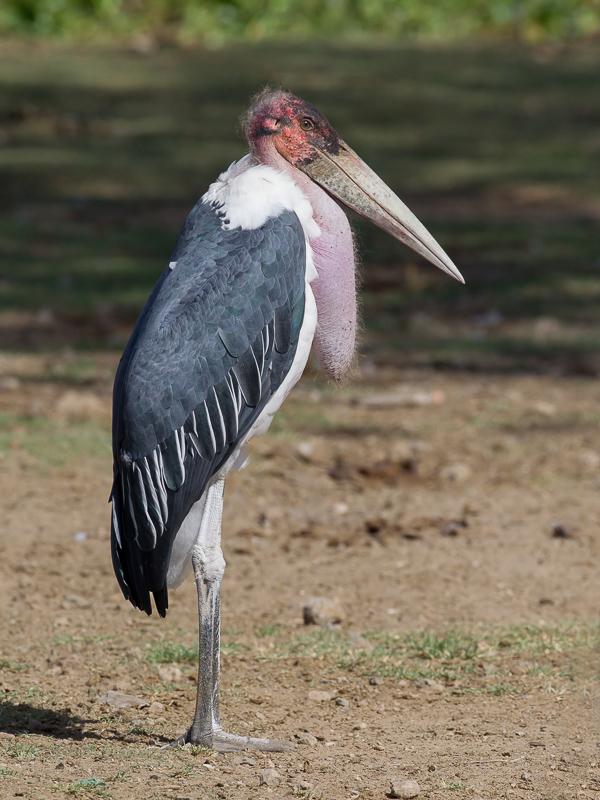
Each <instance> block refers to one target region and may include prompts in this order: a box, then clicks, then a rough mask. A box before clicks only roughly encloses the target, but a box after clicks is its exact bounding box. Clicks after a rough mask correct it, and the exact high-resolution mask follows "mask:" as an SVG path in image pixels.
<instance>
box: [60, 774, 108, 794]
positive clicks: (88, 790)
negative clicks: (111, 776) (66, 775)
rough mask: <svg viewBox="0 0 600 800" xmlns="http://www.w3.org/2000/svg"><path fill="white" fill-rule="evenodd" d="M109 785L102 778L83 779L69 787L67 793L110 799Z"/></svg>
mask: <svg viewBox="0 0 600 800" xmlns="http://www.w3.org/2000/svg"><path fill="white" fill-rule="evenodd" d="M106 789H107V783H106V781H104V780H102V778H81V779H80V780H78V781H74V782H73V783H70V784H69V785H68V786H67V793H68V794H74V795H94V796H95V797H108V796H109V795H108V793H107V791H106Z"/></svg>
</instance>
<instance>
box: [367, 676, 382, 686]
mask: <svg viewBox="0 0 600 800" xmlns="http://www.w3.org/2000/svg"><path fill="white" fill-rule="evenodd" d="M382 683H383V678H382V677H381V676H380V675H371V677H370V678H369V684H370V685H371V686H381V684H382Z"/></svg>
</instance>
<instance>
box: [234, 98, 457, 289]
mask: <svg viewBox="0 0 600 800" xmlns="http://www.w3.org/2000/svg"><path fill="white" fill-rule="evenodd" d="M245 130H246V136H247V138H248V143H249V145H250V149H251V150H252V152H253V153H255V154H257V155H258V157H259V158H260V154H261V152H262V151H264V150H265V147H264V145H265V144H267V143H270V144H272V145H273V146H274V147H275V149H276V150H277V152H278V153H279V155H280V156H282V157H283V158H284V159H285V160H286V161H287V162H288V163H289V164H290V165H291V166H292V167H294V168H296V169H298V170H301V171H302V172H303V173H305V174H306V175H308V177H309V178H310V179H311V180H313V181H314V182H315V183H317V184H319V185H320V186H321V187H322V188H323V189H325V191H326V192H328V193H329V194H330V195H331V196H332V197H334V198H335V199H336V200H339V201H340V202H341V203H343V204H344V205H345V206H347V207H348V208H351V209H352V210H353V211H356V212H357V213H358V214H360V215H361V216H362V217H365V218H366V219H368V220H370V221H371V222H373V223H375V225H377V226H378V227H379V228H382V229H383V230H384V231H386V232H387V233H389V234H391V235H392V236H394V237H395V238H396V239H399V240H400V241H402V242H404V243H405V244H406V245H408V246H409V247H411V248H412V249H413V250H415V251H416V252H417V253H419V254H420V255H422V256H423V257H424V258H426V259H427V260H428V261H430V262H431V263H432V264H434V265H435V266H436V267H439V268H440V269H441V270H443V271H444V272H447V273H448V274H449V275H452V277H454V278H456V279H457V280H459V281H460V282H461V283H464V280H463V277H462V275H461V274H460V272H459V271H458V269H457V268H456V267H455V265H454V264H453V263H452V261H451V260H450V258H449V257H448V255H446V253H445V252H444V251H443V249H442V248H441V247H440V245H439V244H438V243H437V242H436V241H435V239H434V238H433V236H432V235H431V234H430V233H429V232H428V231H427V230H426V228H425V227H424V226H423V225H422V224H421V223H420V222H419V220H418V219H417V218H416V217H415V215H414V214H413V213H412V212H411V211H410V210H409V209H408V208H407V207H406V206H405V205H404V203H403V202H402V201H401V200H400V198H399V197H397V196H396V195H395V194H394V192H393V191H392V190H391V189H390V188H389V187H388V186H386V184H385V183H384V182H383V181H382V180H381V178H379V176H378V175H377V174H376V173H375V172H373V170H372V169H371V168H370V167H369V166H368V165H367V164H365V162H364V161H363V160H362V159H361V158H360V157H359V156H358V155H357V154H356V153H355V152H354V150H352V148H350V147H349V146H348V145H347V144H346V143H345V142H344V140H343V139H341V138H340V136H339V135H338V133H337V132H336V130H335V129H334V128H333V127H332V126H331V125H330V123H329V122H328V120H327V119H326V118H325V117H324V116H323V115H322V114H321V113H320V112H319V111H318V110H317V109H316V108H315V107H314V106H313V105H311V104H310V103H307V102H306V101H305V100H302V99H301V98H300V97H296V96H295V95H293V94H290V93H289V92H284V91H265V92H262V93H261V94H260V95H258V97H257V98H256V99H255V100H254V102H253V104H252V105H251V107H250V110H249V111H248V114H247V116H246V121H245Z"/></svg>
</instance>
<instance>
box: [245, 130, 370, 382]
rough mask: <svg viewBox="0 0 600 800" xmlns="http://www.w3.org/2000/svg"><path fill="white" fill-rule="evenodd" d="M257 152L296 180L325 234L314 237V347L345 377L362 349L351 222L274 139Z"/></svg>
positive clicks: (329, 370)
mask: <svg viewBox="0 0 600 800" xmlns="http://www.w3.org/2000/svg"><path fill="white" fill-rule="evenodd" d="M253 155H254V156H255V158H256V159H257V160H258V161H260V162H261V163H262V164H266V165H268V166H270V167H273V168H274V169H276V170H279V171H280V172H283V173H285V174H286V175H288V176H289V177H290V178H292V180H293V181H294V182H295V183H296V185H297V186H298V187H299V188H300V189H301V190H302V192H303V193H304V194H305V195H306V197H307V198H308V200H309V201H310V203H311V206H312V209H313V216H314V219H315V222H316V223H317V225H318V226H319V228H320V229H321V235H320V236H319V237H318V238H315V239H311V241H310V244H311V247H312V250H313V258H314V262H315V267H316V270H317V274H318V277H317V279H316V280H315V281H313V283H312V285H311V288H312V290H313V292H314V295H315V300H316V303H317V332H316V334H315V342H314V346H315V351H316V355H317V358H318V360H319V363H320V365H321V367H322V368H323V369H324V370H325V371H326V372H327V373H328V375H330V376H331V377H332V378H335V379H336V380H339V379H340V378H342V377H343V376H344V374H345V373H346V372H347V371H348V369H349V367H350V366H351V364H352V360H353V358H354V351H355V347H356V317H357V314H356V281H355V264H354V245H353V242H352V231H351V230H350V223H349V222H348V218H347V217H346V214H345V213H344V211H343V209H342V208H341V207H340V206H339V205H338V204H337V203H336V202H335V200H332V198H331V197H330V196H329V195H328V194H327V192H325V191H324V190H323V189H321V187H320V186H318V185H317V184H316V183H315V182H314V181H312V180H311V179H310V178H309V177H308V175H305V174H304V173H303V172H301V171H300V170H299V169H296V168H295V167H293V166H292V165H291V164H290V163H289V162H288V161H286V160H285V158H283V156H281V155H280V154H279V153H278V151H277V149H276V148H275V146H274V144H273V141H272V139H270V138H268V137H263V138H262V139H261V140H260V144H259V145H258V146H257V147H255V148H254V150H253Z"/></svg>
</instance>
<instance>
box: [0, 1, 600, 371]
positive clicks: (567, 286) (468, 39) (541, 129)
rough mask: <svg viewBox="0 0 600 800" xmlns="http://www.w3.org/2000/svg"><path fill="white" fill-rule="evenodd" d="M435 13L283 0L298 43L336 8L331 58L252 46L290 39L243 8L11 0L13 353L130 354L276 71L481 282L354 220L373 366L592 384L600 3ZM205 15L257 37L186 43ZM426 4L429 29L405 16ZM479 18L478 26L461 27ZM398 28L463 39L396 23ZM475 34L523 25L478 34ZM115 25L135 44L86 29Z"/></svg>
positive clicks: (405, 5)
mask: <svg viewBox="0 0 600 800" xmlns="http://www.w3.org/2000/svg"><path fill="white" fill-rule="evenodd" d="M424 5H425V4H417V3H412V2H402V3H397V2H393V3H392V2H391V0H390V2H387V3H386V2H381V3H377V2H372V3H371V2H365V3H359V2H354V3H349V2H344V1H343V0H340V2H339V3H317V2H314V5H310V4H309V3H308V0H303V2H299V3H292V2H290V1H289V0H288V1H287V2H283V0H282V2H281V3H272V4H268V8H269V13H270V12H271V11H272V12H273V14H274V15H275V17H277V14H281V15H282V16H281V18H282V19H283V18H285V19H287V20H288V21H289V24H288V25H287V28H286V33H288V34H290V33H300V32H301V28H300V27H298V26H300V21H298V26H297V25H296V22H295V21H294V20H296V19H297V20H300V17H301V16H302V14H301V11H302V9H304V12H305V16H306V20H308V22H306V24H307V25H308V23H309V22H310V24H311V25H312V26H313V27H314V28H318V30H319V33H320V34H323V35H327V31H328V30H329V28H328V25H333V24H334V23H333V22H332V20H333V19H334V18H335V19H341V18H342V17H343V18H344V20H345V21H346V22H347V25H346V24H345V27H344V28H343V31H342V30H341V29H340V36H336V37H333V38H332V37H330V39H329V41H328V43H327V47H324V46H323V42H322V41H319V40H315V39H311V38H304V39H301V40H298V41H291V40H286V41H278V40H269V41H262V42H252V41H248V39H252V38H254V36H255V34H256V36H257V37H259V36H262V35H263V34H264V35H267V34H269V35H270V34H271V33H273V34H276V33H277V32H278V30H279V29H278V28H277V25H276V24H275V23H272V27H271V28H269V27H268V25H269V24H271V23H268V21H267V20H266V19H263V14H262V13H257V9H258V11H259V12H260V9H261V6H260V4H257V3H256V2H252V3H251V2H250V0H246V2H245V3H244V2H241V0H240V2H233V3H230V4H223V3H196V4H192V3H188V2H185V1H184V0H173V2H167V1H166V0H154V1H153V2H152V1H151V2H146V3H138V4H136V3H134V2H124V1H123V2H117V0H85V2H84V0H73V2H66V0H65V2H63V0H44V2H42V0H9V2H8V3H6V2H5V3H4V5H3V6H2V11H1V12H0V19H1V22H0V28H2V29H3V30H4V31H5V32H6V31H10V32H13V34H12V35H11V36H8V35H5V36H4V38H0V44H1V46H0V187H1V189H0V211H1V214H0V337H1V338H2V342H3V347H4V348H6V349H12V350H16V351H21V350H48V349H56V348H60V347H64V346H65V345H68V346H69V347H74V348H76V349H109V350H118V349H119V348H120V347H121V346H122V344H123V342H124V341H125V339H126V337H127V334H128V331H129V330H130V326H131V324H132V321H133V319H134V318H135V315H136V313H137V310H138V309H139V307H140V305H141V304H142V303H143V301H144V299H145V297H146V296H147V294H148V292H149V290H150V287H151V285H152V283H153V282H154V280H155V279H156V277H157V275H158V274H159V272H160V271H161V270H162V268H163V265H164V264H165V263H166V261H167V260H168V258H169V254H170V250H171V248H172V247H173V244H174V242H175V239H176V237H177V233H178V230H179V228H180V226H181V224H182V222H183V220H184V218H185V214H186V213H187V210H188V209H189V208H190V207H191V206H192V204H193V203H194V202H195V200H196V198H197V197H198V196H199V195H201V194H202V193H203V192H204V190H205V188H206V186H207V184H208V183H209V182H210V181H211V180H213V179H214V177H215V176H216V175H217V174H218V173H219V172H220V171H221V170H222V169H224V168H225V167H226V166H227V165H228V164H229V163H230V161H231V160H233V159H235V158H237V157H239V156H241V155H242V154H243V153H244V152H245V145H244V142H243V140H242V137H241V134H240V131H239V124H238V119H239V116H240V114H241V113H242V112H243V110H244V109H245V107H246V106H247V103H248V100H249V98H250V97H251V95H252V94H253V93H254V92H256V91H257V90H258V89H259V88H261V87H262V86H263V85H264V84H266V83H268V84H271V85H283V86H286V87H288V88H290V89H291V90H293V91H295V92H297V93H298V94H300V95H303V96H305V97H307V98H309V99H310V100H312V101H314V102H315V103H316V104H317V105H318V106H319V107H320V108H321V109H322V110H323V111H324V113H325V114H326V115H327V116H329V118H330V119H331V121H332V123H333V124H334V125H335V126H336V127H337V128H338V129H339V131H340V132H341V134H342V135H343V136H344V138H345V139H347V140H348V141H349V142H350V143H351V144H352V145H353V146H354V147H355V148H356V149H357V150H358V151H359V152H360V153H361V155H362V156H363V157H364V158H365V159H366V160H367V161H368V162H369V163H370V164H371V165H372V166H373V167H374V168H375V169H376V171H378V172H379V174H380V175H381V176H382V177H383V178H384V179H385V180H386V181H387V182H388V183H389V184H390V185H391V186H393V187H394V188H395V189H396V190H397V191H398V193H399V194H400V195H401V197H403V199H404V200H405V201H406V202H407V203H408V204H409V205H410V206H411V207H412V208H413V210H414V211H415V212H416V213H417V214H418V215H419V216H420V217H421V218H422V220H423V221H424V222H425V223H426V225H427V226H428V227H429V228H430V229H431V231H432V232H433V233H434V235H435V236H436V238H438V239H439V240H440V241H441V242H442V243H443V245H444V247H445V248H446V249H447V250H448V252H449V253H450V254H451V256H452V257H453V259H454V260H455V262H456V263H457V264H458V265H459V267H460V268H461V269H462V271H463V273H464V274H465V277H466V279H467V286H466V287H461V286H459V285H457V284H454V283H453V282H452V281H450V280H448V279H447V278H446V277H445V276H443V275H441V274H438V272H437V271H436V270H434V269H433V268H431V267H429V266H427V265H425V264H423V263H421V262H419V261H418V260H417V259H416V257H414V256H413V255H412V254H411V252H410V251H408V250H406V249H405V248H403V247H401V246H400V245H399V244H398V243H397V242H395V241H393V240H391V239H389V238H388V237H386V236H385V235H384V234H382V233H381V232H379V231H377V230H375V229H374V228H372V227H370V226H368V225H364V224H362V223H360V222H357V224H356V229H357V237H358V241H359V247H360V252H361V261H362V266H361V274H362V280H363V303H362V306H363V316H364V319H365V335H364V343H363V346H362V351H363V352H364V353H366V354H367V356H368V357H370V358H372V359H374V360H376V361H379V362H383V363H387V362H391V363H394V364H398V363H400V364H407V363H409V364H412V365H425V366H428V367H429V366H434V367H438V368H442V367H443V368H460V369H465V368H466V369H478V370H496V369H497V370H505V369H508V370H513V369H524V370H547V369H551V370H559V371H561V372H567V373H569V374H573V373H574V374H586V375H596V374H598V372H599V371H600V251H599V247H598V232H599V221H600V180H599V179H600V167H599V166H598V165H599V163H600V103H599V102H598V74H600V52H599V49H598V46H597V42H595V41H594V38H593V37H589V36H588V37H587V38H577V39H575V40H573V41H570V40H569V41H566V40H565V39H564V36H563V35H566V34H568V35H569V36H570V35H574V34H575V33H581V32H582V31H586V32H588V33H589V32H591V31H593V30H594V29H595V27H594V26H595V25H596V23H597V22H598V5H597V4H595V3H594V2H579V1H578V0H564V2H559V1H558V0H556V2H553V3H549V2H541V0H539V1H538V2H528V1H527V0H525V2H522V3H519V4H516V3H506V2H505V3H477V2H474V0H468V1H467V0H463V2H457V3H450V2H449V0H448V1H447V2H445V3H444V2H442V3H440V4H434V6H435V9H436V11H435V14H434V13H433V12H431V19H429V17H427V13H426V11H425V8H423V6H424ZM266 7H267V5H266V4H265V8H266ZM194 8H195V9H198V8H202V9H204V10H205V11H206V13H208V12H209V11H210V13H211V14H216V15H217V16H218V15H219V14H220V15H223V14H224V15H225V16H224V19H225V18H226V19H225V21H223V20H221V22H220V23H219V26H218V30H220V31H221V32H222V36H223V39H226V38H228V37H229V35H230V34H231V35H232V36H233V34H235V35H236V36H237V34H238V33H239V34H240V36H242V34H243V37H244V38H245V40H244V41H236V42H229V43H227V44H226V45H224V46H222V47H218V48H215V47H206V46H204V45H203V44H202V43H201V42H202V41H203V40H205V39H207V38H208V39H210V36H209V35H208V33H207V32H208V31H209V29H210V26H208V27H206V28H202V31H200V32H199V33H197V34H196V33H194V34H190V36H192V38H193V36H195V37H196V39H197V40H198V41H199V42H200V44H197V45H194V46H186V47H181V46H178V45H177V46H176V45H175V44H173V41H174V40H175V38H177V36H179V35H180V34H181V36H183V32H184V31H186V30H189V31H192V30H194V29H193V28H190V27H188V22H187V21H186V20H188V19H189V17H188V13H191V11H190V9H194ZM223 9H229V10H230V11H228V12H227V13H228V14H229V13H230V16H231V15H233V16H231V18H230V17H228V16H227V14H225V12H224V10H223ZM252 9H254V11H252ZM311 9H312V11H311ZM419 9H420V10H419ZM494 9H495V10H494ZM501 9H504V11H505V12H506V13H505V15H504V17H503V16H502V14H501V13H500V12H501ZM430 11H431V9H430ZM234 12H235V13H234ZM251 12H252V13H251ZM309 12H310V13H309ZM467 12H468V13H467ZM542 12H543V13H542ZM335 14H339V15H340V16H338V17H335ZM368 14H372V19H373V20H376V19H381V20H385V19H389V25H388V26H387V33H388V34H390V36H387V37H386V38H384V39H382V38H373V37H372V36H371V37H370V38H365V39H364V41H357V40H356V39H353V38H352V34H353V33H354V32H355V30H356V29H358V28H361V29H362V30H363V32H365V33H367V32H369V31H371V32H374V31H376V30H377V24H379V23H376V22H375V21H373V24H372V26H371V27H369V26H370V25H371V23H369V25H367V23H365V22H364V20H363V17H364V15H368ZM419 15H421V16H419ZM486 15H487V16H486ZM494 15H495V16H494ZM268 16H269V15H268V14H267V17H268ZM417 17H418V19H421V17H422V18H423V20H425V18H428V19H429V22H428V23H427V24H425V22H424V21H421V22H414V24H413V23H411V24H410V25H409V24H408V22H407V20H409V18H410V19H413V20H415V19H417ZM433 17H435V19H436V20H437V22H434V20H433ZM117 18H118V19H117ZM215 18H216V17H215ZM234 18H235V19H237V20H238V21H237V22H236V23H235V25H234V22H233V21H232V20H233V19H234ZM277 18H279V17H277ZM467 18H468V19H469V20H470V22H469V26H471V27H469V26H467V27H461V26H463V22H462V21H461V20H464V19H467ZM484 18H485V19H487V20H488V23H489V24H488V23H486V24H485V25H484V24H483V20H484ZM492 18H493V19H492ZM501 18H502V19H504V22H503V23H502V24H500V22H499V21H500V20H501ZM219 19H221V17H219ZM228 19H229V22H227V20H228ZM324 19H326V20H330V22H327V23H325V22H323V24H322V25H321V22H320V20H324ZM44 20H45V21H44ZM111 20H112V21H111ZM240 20H241V21H240ZM244 20H246V22H244ZM251 20H254V23H252V24H251ZM306 20H305V21H306ZM357 20H363V22H357ZM402 20H404V21H405V22H406V25H408V27H407V28H404V27H402V26H403V25H404V22H402ZM490 20H492V22H493V20H496V22H497V23H498V24H496V22H494V23H493V24H492V22H490ZM526 20H529V23H527V25H529V24H530V23H531V24H532V25H533V22H531V21H532V20H538V22H536V23H535V25H538V24H539V25H540V26H541V27H540V28H539V30H540V31H541V30H542V29H543V30H544V31H545V33H544V37H546V38H547V39H548V38H550V39H552V38H553V37H554V36H555V35H556V36H558V35H559V33H560V34H561V36H563V38H560V40H555V41H546V42H544V43H542V44H525V43H523V42H517V41H514V38H515V37H516V35H517V34H516V33H515V32H516V31H517V29H518V30H519V31H521V34H519V36H521V35H522V36H521V38H523V37H525V38H527V37H528V36H529V34H528V33H526V30H529V28H527V25H526V24H525V23H526ZM540 20H546V22H545V23H544V25H541V22H540ZM552 20H554V21H555V22H552ZM557 20H562V22H560V23H559V22H558V21H557ZM581 20H585V24H584V23H583V22H582V21H581ZM517 23H518V25H517ZM382 24H383V23H382ZM465 24H466V23H465ZM236 25H237V26H238V27H237V28H236ZM113 26H116V27H113ZM257 26H258V27H257ZM261 26H262V27H261ZM411 26H412V27H411ZM436 26H437V27H436ZM519 26H520V27H519ZM534 27H535V26H534ZM117 28H118V31H117ZM405 30H406V31H410V32H411V33H414V34H421V33H422V34H424V35H425V34H427V36H433V37H434V38H439V39H441V38H444V39H450V40H453V39H454V38H455V36H458V35H461V36H462V38H461V39H460V40H458V41H444V42H441V41H431V40H429V41H419V42H416V41H415V40H414V36H404V35H398V36H396V39H395V40H394V39H393V37H392V36H391V34H394V33H395V32H404V31H405ZM436 30H437V31H438V33H439V37H438V36H437V34H436ZM475 30H477V31H485V32H489V31H495V32H496V33H498V34H499V33H505V34H506V33H511V36H505V37H504V38H502V37H498V36H496V37H495V38H482V37H481V36H475V35H469V36H466V35H465V33H466V32H468V31H475ZM532 30H533V28H532ZM536 30H537V28H536ZM16 31H18V32H20V33H26V34H35V35H36V36H37V37H38V38H37V39H35V40H32V39H31V38H27V37H26V38H23V37H22V36H21V37H17V36H15V35H14V32H16ZM113 31H117V32H118V33H123V34H134V35H132V36H130V37H129V38H127V37H126V38H125V39H124V40H122V41H120V42H119V44H115V43H112V44H110V45H109V44H107V43H106V42H105V43H102V42H95V43H94V44H93V45H92V44H88V45H85V46H83V45H82V44H81V42H80V39H81V37H82V36H83V35H84V33H85V34H87V33H90V35H92V34H94V35H95V33H97V34H98V35H99V37H100V38H104V39H105V40H108V39H109V38H111V36H113ZM161 31H162V32H164V31H170V32H171V34H172V37H173V38H172V40H171V41H167V40H166V39H161ZM236 31H237V33H236ZM140 32H145V34H148V35H147V37H145V38H142V39H140V38H139V34H140ZM342 32H343V33H344V35H343V36H342V35H341V33H342ZM517 33H518V31H517ZM205 34H206V36H205ZM512 34H515V35H514V36H513V35H512ZM540 35H541V34H540ZM536 36H537V34H536ZM61 37H66V40H65V38H61ZM213 43H214V42H213Z"/></svg>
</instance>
